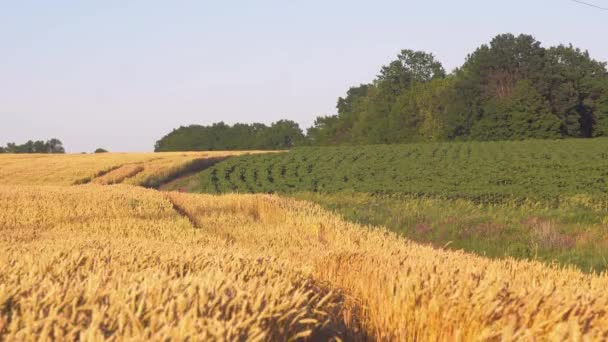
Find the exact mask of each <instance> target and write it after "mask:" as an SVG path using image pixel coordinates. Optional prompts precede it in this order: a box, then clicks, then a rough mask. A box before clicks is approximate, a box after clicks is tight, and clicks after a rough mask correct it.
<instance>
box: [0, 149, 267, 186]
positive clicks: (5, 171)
mask: <svg viewBox="0 0 608 342" xmlns="http://www.w3.org/2000/svg"><path fill="white" fill-rule="evenodd" d="M255 153H260V151H247V152H239V151H207V152H164V153H99V154H65V155H49V154H0V184H11V185H34V184H36V185H75V184H85V183H89V182H91V181H93V182H95V183H99V184H115V183H122V182H125V183H129V184H134V185H147V184H146V183H147V182H151V181H152V182H155V181H156V182H158V181H164V180H165V178H167V177H169V176H171V175H173V174H179V172H182V171H188V167H189V166H191V165H192V164H193V163H197V162H201V161H205V160H210V159H212V160H214V159H215V160H217V159H223V158H226V157H229V156H237V155H243V154H255Z"/></svg>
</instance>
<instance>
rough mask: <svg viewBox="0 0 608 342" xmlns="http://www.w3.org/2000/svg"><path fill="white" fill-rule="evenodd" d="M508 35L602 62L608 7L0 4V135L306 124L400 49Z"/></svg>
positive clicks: (84, 139)
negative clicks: (567, 49) (575, 51)
mask: <svg viewBox="0 0 608 342" xmlns="http://www.w3.org/2000/svg"><path fill="white" fill-rule="evenodd" d="M589 2H592V3H594V4H597V5H599V6H603V7H608V0H589ZM507 32H509V33H514V34H519V33H526V34H532V35H533V36H535V37H536V38H537V39H538V40H539V41H541V42H542V43H543V46H551V45H556V44H560V43H564V44H568V43H572V44H573V45H574V46H577V47H580V48H582V49H585V50H588V51H589V52H590V54H591V56H592V57H593V58H594V59H597V60H601V61H608V44H606V34H607V33H608V11H604V10H600V9H596V8H593V7H590V6H585V5H583V4H579V3H575V2H573V1H571V0H526V1H524V0H511V1H488V0H460V1H441V0H437V1H432V2H431V1H409V0H401V1H382V0H377V1H357V0H350V1H342V0H336V1H328V0H323V1H321V0H307V1H301V0H282V1H266V0H259V1H253V0H252V1H230V0H226V1H204V0H198V1H180V0H174V1H166V0H165V1H155V0H141V1H138V0H116V1H114V0H103V1H101V0H100V1H75V0H74V1H66V0H54V1H42V0H39V1H30V0H19V1H9V0H0V145H4V144H6V143H7V142H17V143H23V142H25V141H27V140H29V139H32V140H47V139H50V138H53V137H55V138H59V139H60V140H61V141H63V143H64V146H65V147H66V149H67V150H68V152H74V153H79V152H92V151H93V150H94V149H96V148H98V147H102V148H105V149H108V150H110V151H114V152H118V151H124V152H130V151H151V150H153V148H154V143H155V141H156V140H158V139H160V138H161V137H162V136H163V135H165V134H167V133H169V132H170V131H171V130H172V129H174V128H177V127H179V126H181V125H184V126H185V125H190V124H203V125H206V124H211V123H213V122H218V121H224V122H226V123H229V124H232V123H236V122H246V123H250V122H263V123H267V124H268V123H271V122H273V121H276V120H279V119H290V120H294V121H296V122H298V123H299V124H300V125H301V127H302V128H304V129H305V128H306V127H308V126H310V125H312V124H313V122H314V119H315V117H316V116H319V115H327V114H333V113H335V111H336V110H335V105H336V101H337V99H338V97H340V96H344V94H345V93H346V91H347V90H348V88H349V87H351V86H354V85H358V84H361V83H368V82H370V81H372V80H373V79H374V78H375V76H376V75H377V74H378V71H379V70H380V68H381V66H382V65H384V64H387V63H388V62H390V61H391V60H393V59H394V58H395V56H396V55H397V54H398V53H399V51H400V50H401V49H413V50H424V51H427V52H432V53H433V54H435V56H436V57H437V58H438V59H439V60H440V61H441V62H442V63H443V64H444V66H445V68H446V69H447V70H448V71H450V70H452V69H453V68H455V67H457V66H459V65H461V64H462V63H463V62H464V60H465V58H466V56H467V54H469V53H471V52H473V51H474V50H475V48H476V47H478V46H479V45H481V44H483V43H487V42H489V41H490V40H491V39H492V37H494V36H496V35H497V34H501V33H507Z"/></svg>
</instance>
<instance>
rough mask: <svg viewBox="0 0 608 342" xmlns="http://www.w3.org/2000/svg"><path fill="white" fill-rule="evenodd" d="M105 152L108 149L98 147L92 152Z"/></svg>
mask: <svg viewBox="0 0 608 342" xmlns="http://www.w3.org/2000/svg"><path fill="white" fill-rule="evenodd" d="M107 152H108V151H107V150H106V149H103V148H101V147H100V148H98V149H96V150H95V152H94V153H107Z"/></svg>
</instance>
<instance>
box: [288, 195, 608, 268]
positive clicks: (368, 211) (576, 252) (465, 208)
mask: <svg viewBox="0 0 608 342" xmlns="http://www.w3.org/2000/svg"><path fill="white" fill-rule="evenodd" d="M292 196H293V197H295V198H298V199H302V200H308V201H313V202H316V203H319V204H320V205H322V206H323V207H325V208H327V209H330V210H332V211H334V212H337V213H338V214H340V215H342V216H343V217H344V218H346V219H348V220H351V221H355V222H358V223H363V224H372V225H383V226H385V227H387V228H389V229H391V230H394V231H396V232H399V233H401V234H403V235H404V236H406V237H408V238H410V239H412V240H414V241H418V242H421V243H428V244H432V245H433V246H435V247H438V248H449V249H463V250H465V251H468V252H473V253H476V254H479V255H485V256H488V257H492V258H499V257H505V256H511V257H515V258H519V259H536V260H540V261H545V262H557V263H560V264H573V265H576V266H578V267H580V268H581V269H582V270H584V271H603V270H606V269H607V266H608V261H607V260H608V216H607V215H608V212H606V211H594V210H590V209H588V208H584V207H580V206H577V205H566V204H565V205H562V206H561V207H558V208H555V207H550V206H544V205H543V204H542V203H534V202H530V203H527V204H525V205H521V204H517V205H514V204H510V203H504V204H494V205H483V204H478V203H474V202H472V201H469V200H464V199H456V200H449V199H437V198H413V197H407V196H395V195H392V196H387V195H380V196H379V195H370V194H362V193H350V192H343V193H334V194H319V193H310V192H308V193H296V194H292Z"/></svg>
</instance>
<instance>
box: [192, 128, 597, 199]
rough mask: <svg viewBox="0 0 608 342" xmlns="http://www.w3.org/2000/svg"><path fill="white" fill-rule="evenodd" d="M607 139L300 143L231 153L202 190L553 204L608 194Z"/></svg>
mask: <svg viewBox="0 0 608 342" xmlns="http://www.w3.org/2000/svg"><path fill="white" fill-rule="evenodd" d="M607 182H608V139H594V140H561V141H560V140H554V141H541V140H533V141H522V142H471V143H437V144H409V145H376V146H352V147H317V148H301V149H296V150H294V151H291V152H289V153H284V154H275V155H262V156H243V157H238V158H233V159H230V160H228V161H225V162H223V163H220V164H218V165H216V166H215V167H213V168H211V169H208V170H206V171H205V172H203V173H202V174H201V183H200V186H201V190H203V191H206V192H280V193H292V192H299V191H311V192H321V193H333V192H337V191H343V190H352V191H355V192H365V193H384V194H396V193H398V194H409V195H415V196H440V197H446V198H467V199H471V200H475V201H480V202H495V201H497V200H498V201H500V200H506V199H534V200H547V201H551V202H555V201H556V200H559V199H564V198H567V197H571V196H576V195H581V194H586V195H592V196H594V200H596V199H597V200H599V199H604V198H605V196H606V195H607V194H608V184H607Z"/></svg>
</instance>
